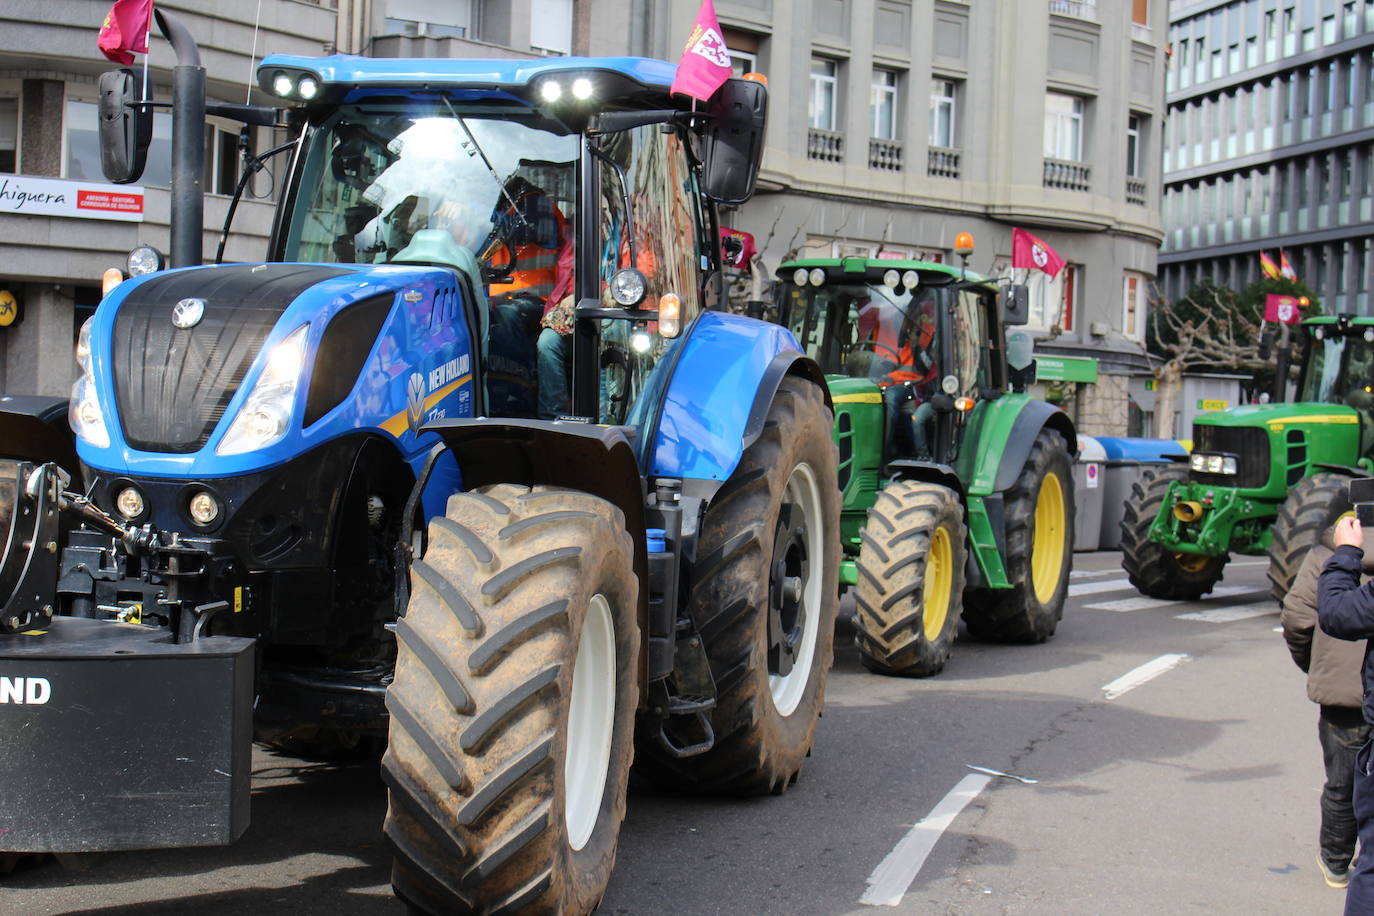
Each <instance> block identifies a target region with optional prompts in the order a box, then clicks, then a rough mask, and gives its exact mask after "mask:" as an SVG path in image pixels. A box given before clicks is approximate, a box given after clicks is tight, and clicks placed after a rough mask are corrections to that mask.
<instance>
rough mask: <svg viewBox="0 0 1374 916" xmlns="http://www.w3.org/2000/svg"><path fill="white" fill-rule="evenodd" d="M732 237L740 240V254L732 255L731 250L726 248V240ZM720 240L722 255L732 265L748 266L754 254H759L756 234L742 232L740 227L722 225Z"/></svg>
mask: <svg viewBox="0 0 1374 916" xmlns="http://www.w3.org/2000/svg"><path fill="white" fill-rule="evenodd" d="M730 238H733V239H738V240H739V253H738V254H735V255H731V254H730V253H729V251H728V250H726V248H725V240H726V239H730ZM720 241H721V257H722V258H724V260H725V263H726V264H728V265H729V266H731V267H748V266H749V262H750V261H751V260H752V259H753V257H754V255H756V254H758V249H757V248H755V247H754V236H753V235H752V234H750V233H748V232H742V231H740V230H739V229H727V228H726V227H725V226H721V227H720Z"/></svg>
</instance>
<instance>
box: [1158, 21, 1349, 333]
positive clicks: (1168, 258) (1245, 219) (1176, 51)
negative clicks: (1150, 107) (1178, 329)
mask: <svg viewBox="0 0 1374 916" xmlns="http://www.w3.org/2000/svg"><path fill="white" fill-rule="evenodd" d="M1169 20H1170V22H1169V47H1170V57H1169V66H1168V69H1167V72H1166V77H1165V88H1166V97H1167V103H1166V104H1167V111H1168V116H1167V119H1166V122H1165V125H1164V139H1163V146H1164V149H1163V160H1164V161H1163V165H1164V199H1163V204H1162V206H1163V220H1164V244H1163V248H1162V250H1161V253H1160V257H1159V281H1160V285H1161V289H1162V292H1163V293H1164V295H1166V296H1169V297H1178V296H1182V295H1185V294H1186V293H1187V292H1188V290H1189V289H1191V288H1192V287H1193V286H1194V285H1195V284H1196V283H1197V282H1198V281H1200V280H1203V279H1210V280H1212V281H1214V282H1216V283H1219V284H1222V285H1224V286H1229V287H1232V288H1235V289H1239V288H1242V287H1244V286H1246V285H1248V284H1249V283H1251V282H1253V281H1254V280H1256V279H1258V278H1259V277H1260V276H1261V273H1260V264H1259V253H1260V252H1261V251H1267V252H1269V254H1270V256H1271V257H1272V258H1274V260H1276V261H1277V260H1278V256H1279V252H1280V251H1282V252H1283V253H1284V254H1286V255H1287V257H1288V260H1289V262H1290V263H1291V264H1292V265H1293V268H1294V270H1295V271H1296V272H1297V275H1298V278H1299V279H1300V280H1301V281H1302V282H1303V283H1306V284H1307V285H1308V286H1310V287H1311V288H1312V289H1313V291H1314V292H1315V293H1316V294H1317V296H1318V297H1320V299H1321V300H1322V302H1323V303H1324V304H1325V306H1326V309H1327V311H1336V312H1354V313H1359V314H1368V313H1369V312H1370V302H1369V295H1370V282H1371V271H1374V258H1371V239H1370V233H1371V229H1372V228H1374V223H1371V218H1372V217H1371V205H1374V0H1229V2H1216V0H1174V2H1173V3H1171V4H1170V11H1169Z"/></svg>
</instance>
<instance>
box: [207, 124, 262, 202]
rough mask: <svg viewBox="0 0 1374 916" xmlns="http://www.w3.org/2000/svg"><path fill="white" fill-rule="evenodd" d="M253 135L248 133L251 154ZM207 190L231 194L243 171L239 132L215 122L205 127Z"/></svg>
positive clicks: (213, 192)
mask: <svg viewBox="0 0 1374 916" xmlns="http://www.w3.org/2000/svg"><path fill="white" fill-rule="evenodd" d="M252 140H253V135H252V132H251V131H250V132H249V134H248V141H249V146H248V151H249V153H250V154H251V153H252V151H253V147H252ZM205 141H206V143H205V190H206V193H209V194H224V195H226V196H227V195H231V194H233V193H234V188H235V187H237V186H238V183H239V174H240V173H241V172H242V170H243V167H242V159H243V157H242V156H241V155H240V153H239V132H238V131H237V130H232V129H230V128H228V127H220V126H216V125H214V124H210V125H207V126H206V128H205Z"/></svg>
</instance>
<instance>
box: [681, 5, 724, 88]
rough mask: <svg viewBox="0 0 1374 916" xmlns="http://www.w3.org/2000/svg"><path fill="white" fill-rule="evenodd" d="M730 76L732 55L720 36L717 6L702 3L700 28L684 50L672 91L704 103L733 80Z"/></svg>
mask: <svg viewBox="0 0 1374 916" xmlns="http://www.w3.org/2000/svg"><path fill="white" fill-rule="evenodd" d="M730 72H731V70H730V52H729V51H728V50H726V47H725V39H724V38H722V37H721V34H720V23H719V22H717V21H716V7H715V4H713V3H712V2H711V0H701V9H700V10H699V11H698V12H697V21H696V25H694V26H692V34H691V36H690V37H688V39H687V44H686V46H685V47H684V48H683V49H682V59H681V60H680V61H678V64H677V76H675V77H674V78H673V85H672V88H671V89H670V90H669V91H670V92H674V93H676V92H681V93H683V94H684V95H690V96H691V97H692V98H694V99H700V100H701V101H703V102H704V101H706V100H707V99H709V98H710V97H711V96H712V95H713V94H714V93H715V91H716V90H717V89H719V88H720V86H721V84H722V83H724V82H725V81H726V80H728V79H729V78H730Z"/></svg>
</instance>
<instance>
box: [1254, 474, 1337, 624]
mask: <svg viewBox="0 0 1374 916" xmlns="http://www.w3.org/2000/svg"><path fill="white" fill-rule="evenodd" d="M1352 508H1353V507H1352V506H1351V505H1350V478H1349V477H1344V476H1342V475H1340V474H1313V475H1312V476H1311V477H1304V478H1303V479H1302V480H1299V481H1298V482H1297V484H1295V485H1294V487H1293V489H1291V490H1289V491H1288V496H1287V498H1286V499H1284V501H1283V504H1282V505H1281V506H1279V515H1278V518H1276V519H1274V529H1273V531H1274V534H1273V539H1272V540H1271V541H1270V542H1269V591H1270V593H1271V594H1272V595H1273V596H1274V600H1275V601H1278V602H1280V603H1281V602H1282V601H1283V599H1284V597H1285V596H1287V594H1288V590H1289V589H1290V588H1292V587H1293V577H1294V576H1296V575H1297V574H1298V567H1299V566H1301V565H1302V560H1303V557H1305V556H1307V549H1308V548H1309V547H1311V546H1312V545H1313V544H1315V543H1317V540H1318V539H1319V538H1320V537H1321V536H1322V532H1324V531H1325V530H1326V529H1327V528H1330V527H1331V526H1332V525H1334V524H1336V520H1337V519H1339V518H1340V517H1341V516H1342V515H1345V514H1346V513H1347V512H1350V511H1351V510H1352Z"/></svg>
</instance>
